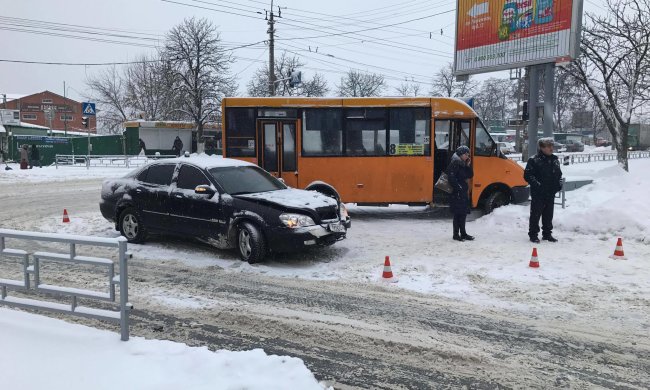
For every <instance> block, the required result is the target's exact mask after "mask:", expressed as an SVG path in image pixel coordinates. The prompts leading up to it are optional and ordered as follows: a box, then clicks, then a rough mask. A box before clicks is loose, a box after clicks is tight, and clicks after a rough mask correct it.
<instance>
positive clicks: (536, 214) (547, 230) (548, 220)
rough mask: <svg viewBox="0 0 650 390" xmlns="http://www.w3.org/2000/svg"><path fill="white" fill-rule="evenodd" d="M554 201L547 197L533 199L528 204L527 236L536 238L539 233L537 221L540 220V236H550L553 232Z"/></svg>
mask: <svg viewBox="0 0 650 390" xmlns="http://www.w3.org/2000/svg"><path fill="white" fill-rule="evenodd" d="M554 208H555V199H554V198H547V197H541V198H540V197H534V198H532V200H531V202H530V222H529V226H528V235H529V236H530V237H537V234H538V233H539V219H540V217H541V218H542V236H544V237H546V236H550V235H551V233H552V232H553V209H554Z"/></svg>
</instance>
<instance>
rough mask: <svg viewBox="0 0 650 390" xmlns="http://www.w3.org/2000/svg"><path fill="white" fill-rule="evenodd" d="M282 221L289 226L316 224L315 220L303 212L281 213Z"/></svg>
mask: <svg viewBox="0 0 650 390" xmlns="http://www.w3.org/2000/svg"><path fill="white" fill-rule="evenodd" d="M280 221H282V223H283V224H284V225H285V226H286V227H288V228H292V229H293V228H298V227H305V226H314V225H315V223H314V220H313V219H311V218H310V217H308V216H306V215H302V214H281V215H280Z"/></svg>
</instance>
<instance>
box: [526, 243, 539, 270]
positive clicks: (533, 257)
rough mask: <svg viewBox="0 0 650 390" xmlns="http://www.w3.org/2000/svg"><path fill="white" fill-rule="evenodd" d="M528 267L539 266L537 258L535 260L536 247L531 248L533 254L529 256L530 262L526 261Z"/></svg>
mask: <svg viewBox="0 0 650 390" xmlns="http://www.w3.org/2000/svg"><path fill="white" fill-rule="evenodd" d="M528 266H529V267H530V268H539V260H537V248H533V255H532V256H531V257H530V263H528Z"/></svg>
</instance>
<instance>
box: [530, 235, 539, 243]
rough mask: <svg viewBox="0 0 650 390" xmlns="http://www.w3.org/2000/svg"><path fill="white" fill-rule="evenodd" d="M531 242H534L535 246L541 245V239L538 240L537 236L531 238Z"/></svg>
mask: <svg viewBox="0 0 650 390" xmlns="http://www.w3.org/2000/svg"><path fill="white" fill-rule="evenodd" d="M530 242H534V243H535V244H539V238H537V236H530Z"/></svg>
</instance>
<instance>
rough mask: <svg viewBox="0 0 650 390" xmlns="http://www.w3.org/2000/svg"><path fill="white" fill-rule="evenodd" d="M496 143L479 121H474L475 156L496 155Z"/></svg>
mask: <svg viewBox="0 0 650 390" xmlns="http://www.w3.org/2000/svg"><path fill="white" fill-rule="evenodd" d="M496 151H497V148H496V144H495V143H494V141H493V140H492V138H491V137H490V134H488V132H487V130H485V127H484V126H483V123H481V122H480V121H477V122H476V143H475V145H474V155H475V156H485V157H490V156H496Z"/></svg>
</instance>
